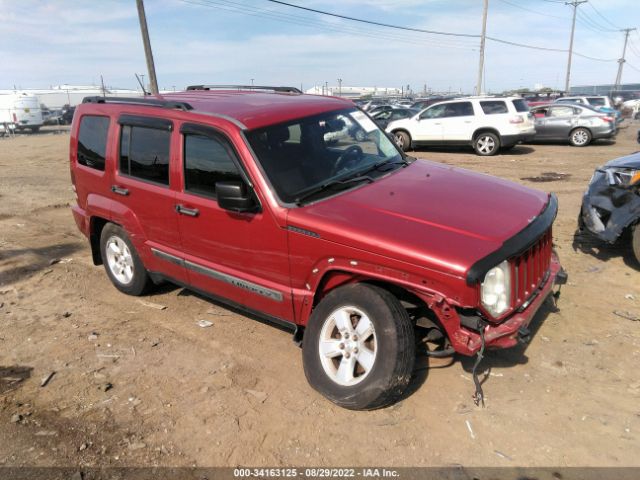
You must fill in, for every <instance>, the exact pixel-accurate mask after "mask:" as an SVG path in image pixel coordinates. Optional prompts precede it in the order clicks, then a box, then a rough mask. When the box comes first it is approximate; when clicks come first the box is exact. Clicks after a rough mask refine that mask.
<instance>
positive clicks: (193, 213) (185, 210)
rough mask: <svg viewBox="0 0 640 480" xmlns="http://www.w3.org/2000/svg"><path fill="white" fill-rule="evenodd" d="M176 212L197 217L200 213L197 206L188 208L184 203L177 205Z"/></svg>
mask: <svg viewBox="0 0 640 480" xmlns="http://www.w3.org/2000/svg"><path fill="white" fill-rule="evenodd" d="M176 212H178V213H179V214H180V215H187V216H189V217H197V216H198V214H199V213H200V211H199V210H198V209H197V208H187V207H185V206H184V205H176Z"/></svg>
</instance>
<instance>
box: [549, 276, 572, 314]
mask: <svg viewBox="0 0 640 480" xmlns="http://www.w3.org/2000/svg"><path fill="white" fill-rule="evenodd" d="M568 279H569V275H568V274H567V272H566V271H565V270H564V268H560V270H559V271H558V273H556V278H555V279H554V282H553V284H554V286H555V285H557V286H558V290H556V291H555V292H553V295H552V299H553V306H554V308H555V309H556V310H558V303H557V302H558V299H559V298H560V290H561V289H562V285H566V283H567V281H568Z"/></svg>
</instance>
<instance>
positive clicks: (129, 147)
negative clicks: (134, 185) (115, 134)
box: [120, 125, 171, 185]
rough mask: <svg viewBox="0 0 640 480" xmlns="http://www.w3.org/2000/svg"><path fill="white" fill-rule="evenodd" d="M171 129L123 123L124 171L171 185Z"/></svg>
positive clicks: (121, 166)
mask: <svg viewBox="0 0 640 480" xmlns="http://www.w3.org/2000/svg"><path fill="white" fill-rule="evenodd" d="M170 143H171V131H170V130H168V129H159V128H150V127H143V126H139V125H122V130H121V136H120V172H121V173H123V174H125V175H129V176H131V177H135V178H139V179H142V180H146V181H149V182H153V183H159V184H161V185H169V145H170Z"/></svg>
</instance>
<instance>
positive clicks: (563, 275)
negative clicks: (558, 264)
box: [554, 268, 569, 286]
mask: <svg viewBox="0 0 640 480" xmlns="http://www.w3.org/2000/svg"><path fill="white" fill-rule="evenodd" d="M568 279H569V275H568V274H567V272H566V271H565V270H564V268H560V270H559V271H558V273H556V279H555V282H554V283H555V284H556V285H558V286H560V285H565V284H566V283H567V280H568Z"/></svg>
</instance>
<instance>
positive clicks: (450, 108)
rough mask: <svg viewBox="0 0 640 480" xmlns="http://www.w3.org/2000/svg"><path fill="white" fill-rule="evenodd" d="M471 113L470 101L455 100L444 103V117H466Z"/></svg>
mask: <svg viewBox="0 0 640 480" xmlns="http://www.w3.org/2000/svg"><path fill="white" fill-rule="evenodd" d="M472 115H473V105H471V102H455V103H447V104H446V105H445V110H444V115H443V116H444V117H468V116H472Z"/></svg>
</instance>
